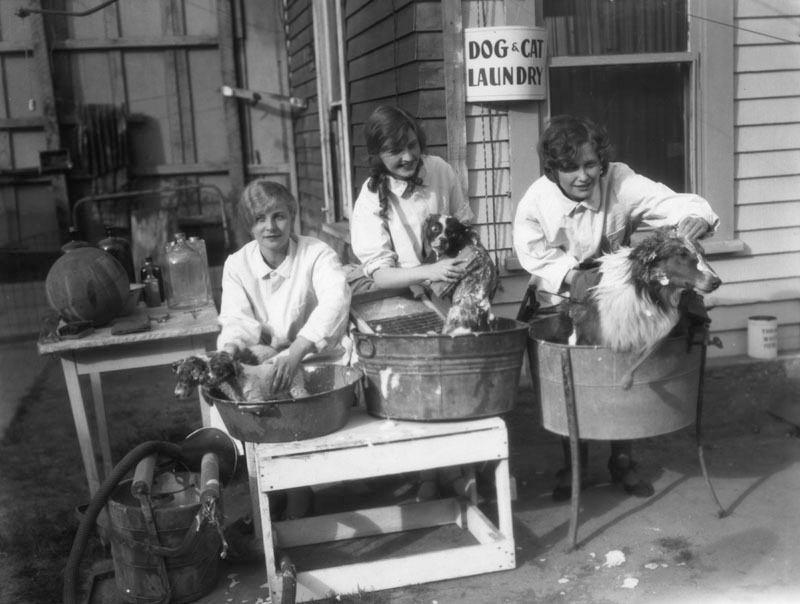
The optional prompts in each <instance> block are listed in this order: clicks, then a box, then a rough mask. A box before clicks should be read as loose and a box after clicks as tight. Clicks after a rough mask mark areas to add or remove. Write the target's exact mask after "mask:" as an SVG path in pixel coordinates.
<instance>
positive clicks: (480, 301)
mask: <svg viewBox="0 0 800 604" xmlns="http://www.w3.org/2000/svg"><path fill="white" fill-rule="evenodd" d="M423 243H424V245H425V252H426V256H427V257H426V261H431V262H436V261H438V260H441V259H442V258H457V257H459V258H464V259H465V260H466V263H465V269H466V274H465V275H464V276H463V277H462V278H461V279H460V280H459V281H458V282H457V283H451V284H448V285H447V286H445V287H441V288H437V290H436V291H437V293H438V295H439V296H440V297H442V298H450V299H451V300H452V306H451V307H450V310H449V311H448V313H447V317H446V318H445V321H444V327H443V328H442V334H445V335H453V334H457V333H467V332H474V331H487V330H488V329H489V321H490V319H491V307H492V305H491V302H492V299H493V298H494V294H495V292H496V291H497V286H498V274H497V267H496V266H495V264H494V262H492V258H491V256H489V253H488V252H487V251H486V248H484V247H483V245H481V242H480V239H479V237H478V234H477V233H476V232H475V230H474V229H473V228H472V227H471V226H469V225H466V224H463V223H462V222H461V221H459V220H458V219H457V218H455V217H453V216H447V215H444V214H431V215H430V216H428V218H426V220H425V224H424V230H423Z"/></svg>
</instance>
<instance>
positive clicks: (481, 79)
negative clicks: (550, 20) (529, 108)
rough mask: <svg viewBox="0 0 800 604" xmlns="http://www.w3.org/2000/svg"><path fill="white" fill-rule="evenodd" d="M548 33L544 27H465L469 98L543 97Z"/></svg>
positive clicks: (505, 99) (499, 99) (522, 99)
mask: <svg viewBox="0 0 800 604" xmlns="http://www.w3.org/2000/svg"><path fill="white" fill-rule="evenodd" d="M545 33H546V30H545V29H544V28H543V27H523V26H507V27H469V28H466V29H465V30H464V51H465V54H464V56H465V61H464V64H465V66H466V70H467V73H466V84H467V91H466V92H467V102H474V101H530V100H542V99H544V98H545V97H546V89H545V50H546V48H547V45H546V44H545Z"/></svg>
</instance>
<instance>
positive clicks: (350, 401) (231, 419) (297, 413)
mask: <svg viewBox="0 0 800 604" xmlns="http://www.w3.org/2000/svg"><path fill="white" fill-rule="evenodd" d="M302 369H303V371H304V373H305V383H306V390H308V392H309V393H310V394H311V396H307V397H303V398H298V399H283V400H275V401H255V402H248V403H247V404H242V403H236V402H234V401H231V400H229V399H227V398H225V397H223V396H222V395H221V393H219V392H217V391H216V390H214V389H209V388H207V387H203V398H205V400H206V401H207V402H208V403H211V404H213V405H216V407H217V411H219V415H220V417H221V418H222V421H223V423H224V424H225V427H226V428H227V429H228V432H229V433H230V435H231V436H233V437H234V438H238V439H241V440H244V441H247V442H256V443H282V442H289V441H293V440H305V439H307V438H316V437H317V436H323V435H325V434H330V433H331V432H335V431H336V430H338V429H339V428H342V427H343V426H344V425H345V424H346V423H347V420H348V419H349V417H350V409H351V408H352V407H353V405H355V401H356V385H357V384H358V382H359V380H360V379H361V372H360V371H358V370H356V369H352V368H350V367H342V366H340V365H303V366H302Z"/></svg>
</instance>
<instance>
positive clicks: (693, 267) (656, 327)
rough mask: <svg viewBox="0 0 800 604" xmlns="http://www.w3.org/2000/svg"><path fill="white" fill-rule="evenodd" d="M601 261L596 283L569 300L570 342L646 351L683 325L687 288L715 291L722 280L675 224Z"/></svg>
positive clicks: (697, 290) (694, 290) (697, 246)
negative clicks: (571, 337)
mask: <svg viewBox="0 0 800 604" xmlns="http://www.w3.org/2000/svg"><path fill="white" fill-rule="evenodd" d="M599 263H600V266H599V269H598V272H597V282H596V285H594V286H593V287H588V288H587V291H586V294H585V296H583V298H582V299H580V295H579V296H578V299H575V300H573V301H571V303H570V304H569V315H570V318H571V319H572V323H573V327H574V330H575V332H574V336H575V337H574V341H571V342H570V343H576V344H590V345H600V346H607V347H609V348H611V349H612V350H614V351H620V352H627V351H646V350H647V349H648V348H650V347H652V346H653V345H655V344H656V343H657V342H659V341H660V340H661V339H663V338H664V337H666V336H667V335H669V334H670V332H672V331H673V329H674V328H675V327H676V325H678V323H679V321H680V320H681V318H682V316H681V314H682V312H681V308H680V303H681V299H682V298H683V296H684V294H685V293H686V292H701V293H709V292H712V291H714V290H715V289H717V288H718V287H719V286H720V285H721V284H722V280H721V279H720V278H719V277H718V276H717V274H716V273H715V272H714V270H713V269H712V268H711V267H710V266H709V265H708V262H706V260H705V257H704V256H703V249H702V248H701V247H700V245H699V244H697V243H694V242H692V241H689V240H687V239H686V238H684V237H680V236H679V235H678V234H677V232H676V231H675V230H674V229H658V230H656V231H654V232H653V234H652V235H650V236H648V237H647V238H646V239H644V240H643V241H642V242H641V243H639V244H638V245H636V246H635V247H633V248H622V249H620V250H619V251H617V252H614V253H611V254H606V255H604V256H601V257H600V258H599Z"/></svg>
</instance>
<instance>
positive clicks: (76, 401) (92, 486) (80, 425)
mask: <svg viewBox="0 0 800 604" xmlns="http://www.w3.org/2000/svg"><path fill="white" fill-rule="evenodd" d="M61 369H62V370H63V372H64V382H65V383H66V385H67V394H68V396H69V404H70V407H71V408H72V419H73V421H74V422H75V431H76V432H77V433H78V445H79V446H80V448H81V457H83V468H84V470H85V471H86V480H87V481H88V483H89V495H90V496H92V497H94V494H95V493H96V492H97V490H98V489H99V488H100V477H99V475H98V472H97V461H96V460H95V458H94V443H93V442H92V433H91V431H90V430H89V420H88V419H87V417H86V407H85V405H84V402H83V395H82V394H81V385H80V382H79V381H78V368H77V367H76V365H75V363H74V362H73V361H72V360H70V359H67V358H63V357H62V359H61Z"/></svg>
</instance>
